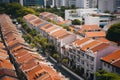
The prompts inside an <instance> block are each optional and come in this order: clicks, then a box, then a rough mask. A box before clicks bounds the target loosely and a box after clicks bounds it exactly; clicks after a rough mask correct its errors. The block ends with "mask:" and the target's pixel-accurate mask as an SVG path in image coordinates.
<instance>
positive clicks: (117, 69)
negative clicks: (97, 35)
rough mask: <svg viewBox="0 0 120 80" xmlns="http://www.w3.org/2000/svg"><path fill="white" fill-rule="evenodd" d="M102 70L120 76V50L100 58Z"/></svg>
mask: <svg viewBox="0 0 120 80" xmlns="http://www.w3.org/2000/svg"><path fill="white" fill-rule="evenodd" d="M101 61H102V68H103V69H104V70H106V71H108V72H114V73H116V74H119V75H120V50H116V51H114V52H113V53H111V54H109V55H107V56H104V57H102V58H101Z"/></svg>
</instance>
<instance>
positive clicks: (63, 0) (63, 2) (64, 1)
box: [55, 0, 97, 8]
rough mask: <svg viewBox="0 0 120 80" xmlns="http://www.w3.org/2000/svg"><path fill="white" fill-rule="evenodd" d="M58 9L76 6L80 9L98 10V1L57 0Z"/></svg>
mask: <svg viewBox="0 0 120 80" xmlns="http://www.w3.org/2000/svg"><path fill="white" fill-rule="evenodd" d="M55 4H56V6H57V7H61V6H71V5H75V6H76V7H78V8H96V6H97V0H55Z"/></svg>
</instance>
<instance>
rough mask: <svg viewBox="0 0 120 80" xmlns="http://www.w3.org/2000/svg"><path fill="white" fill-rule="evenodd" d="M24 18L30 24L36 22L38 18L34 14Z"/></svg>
mask: <svg viewBox="0 0 120 80" xmlns="http://www.w3.org/2000/svg"><path fill="white" fill-rule="evenodd" d="M23 18H24V19H26V20H27V21H29V22H30V21H32V20H35V19H36V18H37V16H35V15H33V14H28V15H25V16H24V17H23Z"/></svg>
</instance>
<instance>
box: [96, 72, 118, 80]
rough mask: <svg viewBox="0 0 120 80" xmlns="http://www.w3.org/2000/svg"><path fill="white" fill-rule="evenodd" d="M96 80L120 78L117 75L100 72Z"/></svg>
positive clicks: (115, 79) (97, 73)
mask: <svg viewBox="0 0 120 80" xmlns="http://www.w3.org/2000/svg"><path fill="white" fill-rule="evenodd" d="M96 76H97V79H96V80H120V76H118V75H117V74H115V73H111V72H106V71H104V70H99V71H98V72H96Z"/></svg>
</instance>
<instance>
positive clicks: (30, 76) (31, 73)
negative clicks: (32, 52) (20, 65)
mask: <svg viewBox="0 0 120 80" xmlns="http://www.w3.org/2000/svg"><path fill="white" fill-rule="evenodd" d="M41 70H42V68H41V66H40V65H38V66H36V67H34V68H33V69H31V70H29V71H27V72H26V74H27V76H28V79H29V80H34V78H35V76H36V74H38V72H39V71H41Z"/></svg>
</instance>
